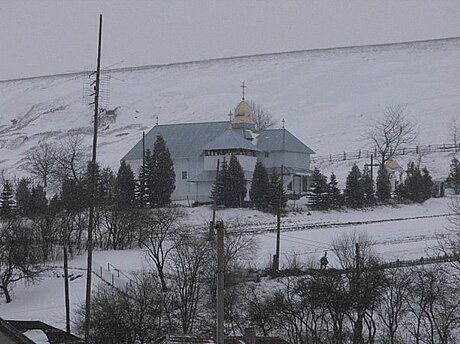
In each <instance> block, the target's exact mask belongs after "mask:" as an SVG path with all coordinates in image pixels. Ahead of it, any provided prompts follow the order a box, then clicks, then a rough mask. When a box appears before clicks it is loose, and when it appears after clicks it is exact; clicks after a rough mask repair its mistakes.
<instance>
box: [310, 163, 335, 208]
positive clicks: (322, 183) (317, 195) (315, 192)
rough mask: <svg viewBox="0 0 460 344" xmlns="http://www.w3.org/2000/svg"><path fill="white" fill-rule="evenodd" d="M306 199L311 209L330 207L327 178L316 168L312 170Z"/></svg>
mask: <svg viewBox="0 0 460 344" xmlns="http://www.w3.org/2000/svg"><path fill="white" fill-rule="evenodd" d="M308 200H309V202H308V203H309V205H310V207H311V208H312V209H313V210H327V209H329V208H330V199H329V187H328V184H327V178H326V176H324V175H323V174H321V172H320V171H319V170H318V169H317V168H315V169H314V171H313V175H312V182H311V185H310V191H309V192H308Z"/></svg>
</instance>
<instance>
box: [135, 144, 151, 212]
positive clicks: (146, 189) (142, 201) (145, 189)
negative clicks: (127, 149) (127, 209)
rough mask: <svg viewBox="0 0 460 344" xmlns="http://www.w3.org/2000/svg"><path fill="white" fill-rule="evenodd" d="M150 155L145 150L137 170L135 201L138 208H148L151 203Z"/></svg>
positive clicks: (148, 151)
mask: <svg viewBox="0 0 460 344" xmlns="http://www.w3.org/2000/svg"><path fill="white" fill-rule="evenodd" d="M152 163H153V162H152V155H151V154H150V150H149V149H147V150H146V151H145V154H144V158H143V163H142V166H141V168H140V170H139V176H138V180H137V184H136V200H137V205H138V206H139V207H140V208H149V207H150V205H151V204H152V203H151V201H152V200H151V193H152V185H153V176H152V169H153V167H152Z"/></svg>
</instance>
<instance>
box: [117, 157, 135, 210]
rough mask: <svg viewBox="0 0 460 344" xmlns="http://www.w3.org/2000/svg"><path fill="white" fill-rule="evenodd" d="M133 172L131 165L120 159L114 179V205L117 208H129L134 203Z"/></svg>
mask: <svg viewBox="0 0 460 344" xmlns="http://www.w3.org/2000/svg"><path fill="white" fill-rule="evenodd" d="M135 188H136V183H135V181H134V173H133V171H132V170H131V167H130V166H129V165H128V164H126V162H125V161H124V160H122V161H121V163H120V167H119V168H118V172H117V177H116V179H115V190H114V197H115V206H116V207H117V208H118V209H122V210H124V209H130V208H132V207H133V206H134V203H135Z"/></svg>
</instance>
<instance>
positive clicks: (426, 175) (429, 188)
mask: <svg viewBox="0 0 460 344" xmlns="http://www.w3.org/2000/svg"><path fill="white" fill-rule="evenodd" d="M422 180H423V189H422V194H423V201H426V200H427V199H430V198H431V197H432V196H433V187H434V183H433V179H432V178H431V176H430V172H429V171H428V169H427V168H426V167H425V168H424V169H423V170H422ZM423 201H422V202H423Z"/></svg>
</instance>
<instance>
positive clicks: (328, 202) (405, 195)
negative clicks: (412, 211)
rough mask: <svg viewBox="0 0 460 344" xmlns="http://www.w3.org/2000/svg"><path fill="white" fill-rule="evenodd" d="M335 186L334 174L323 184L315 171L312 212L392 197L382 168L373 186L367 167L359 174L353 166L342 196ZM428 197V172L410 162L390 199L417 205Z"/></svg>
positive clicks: (430, 186)
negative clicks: (404, 175)
mask: <svg viewBox="0 0 460 344" xmlns="http://www.w3.org/2000/svg"><path fill="white" fill-rule="evenodd" d="M459 171H460V170H459ZM459 177H460V174H459ZM459 181H460V179H459ZM337 184H338V183H337V178H336V176H335V175H334V173H332V174H331V177H330V181H329V182H327V177H326V176H324V175H323V174H321V172H320V171H319V170H318V169H317V168H315V170H314V171H313V175H312V183H311V186H310V190H309V192H308V199H309V205H310V207H311V208H312V209H313V210H328V209H339V208H341V207H343V206H346V207H349V208H363V207H370V206H373V205H375V204H377V203H379V202H380V203H381V204H384V203H386V202H388V201H389V200H390V199H392V197H393V195H392V192H391V184H390V176H389V174H388V171H387V169H386V168H385V167H382V166H381V167H380V168H379V170H378V174H377V180H376V183H375V184H376V185H374V180H373V178H372V176H371V174H370V171H369V168H368V167H364V169H363V171H362V172H361V170H360V169H359V168H358V166H357V165H353V167H352V168H351V171H350V172H349V174H348V176H347V180H346V185H345V189H344V191H343V193H342V192H341V191H340V189H339V188H338V187H337ZM375 186H376V187H375ZM432 195H433V181H432V178H431V176H430V174H429V172H428V170H427V169H426V168H424V169H422V170H420V168H419V167H418V166H416V165H415V164H414V163H410V164H409V166H408V168H407V170H406V178H405V179H404V181H403V182H402V183H399V184H397V186H396V189H395V192H394V196H396V198H397V199H399V200H408V201H411V202H419V203H421V202H424V201H425V200H427V199H429V198H430V197H431V196H432Z"/></svg>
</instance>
